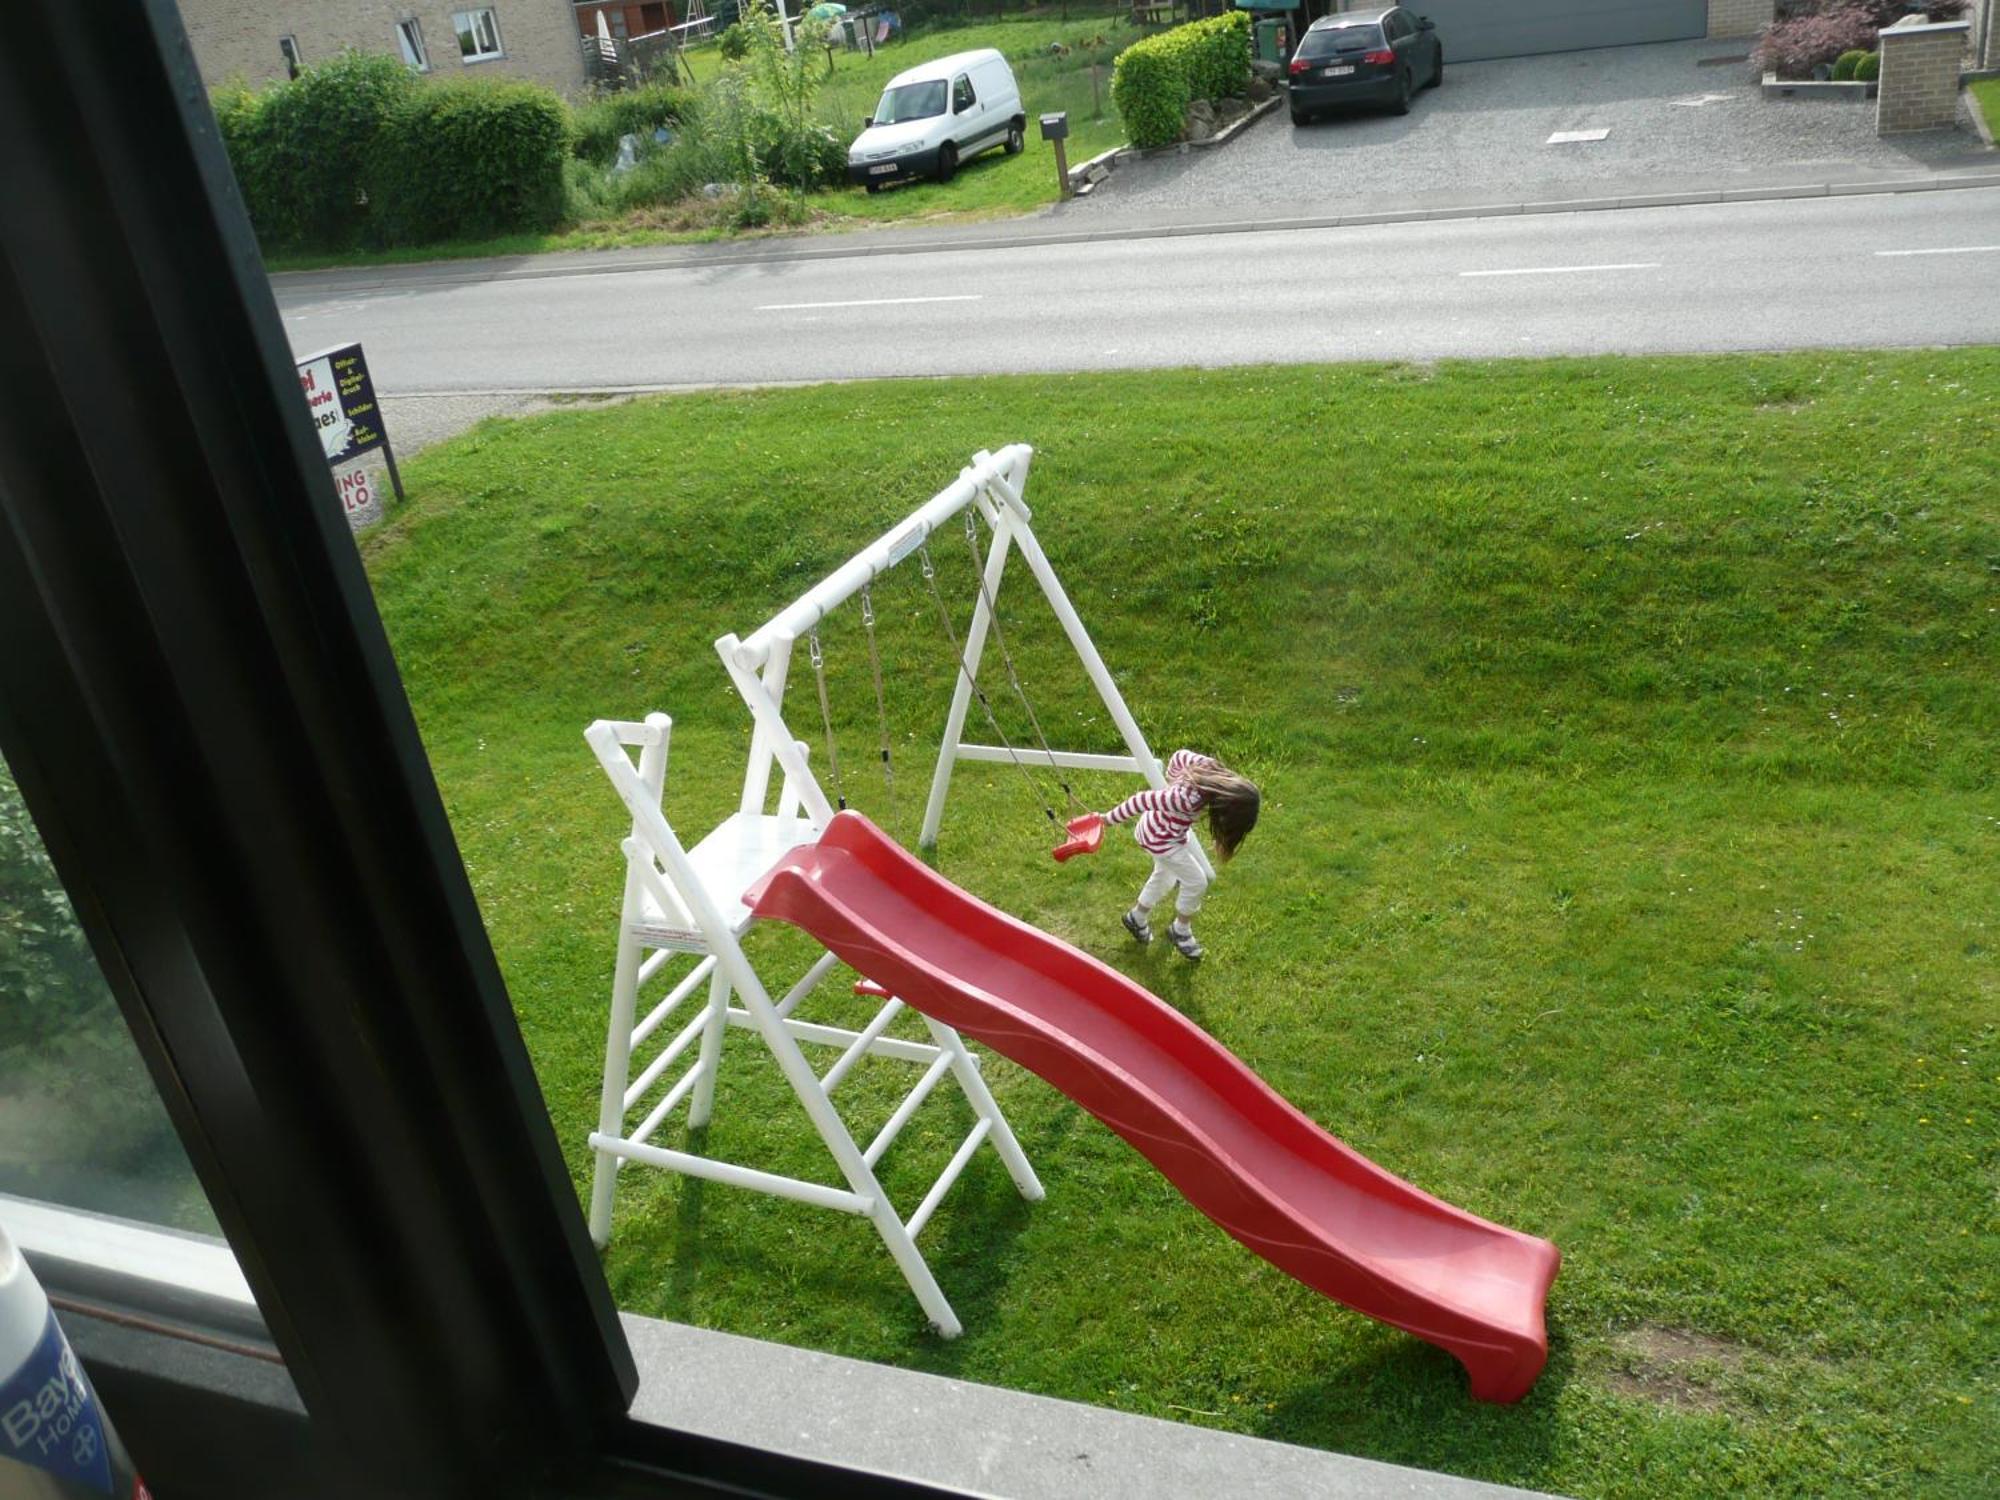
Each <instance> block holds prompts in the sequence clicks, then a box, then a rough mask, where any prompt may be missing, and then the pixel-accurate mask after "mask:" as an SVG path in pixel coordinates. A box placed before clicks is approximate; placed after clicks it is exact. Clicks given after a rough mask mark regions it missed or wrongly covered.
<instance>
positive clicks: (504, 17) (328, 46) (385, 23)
mask: <svg viewBox="0 0 2000 1500" xmlns="http://www.w3.org/2000/svg"><path fill="white" fill-rule="evenodd" d="M180 9H181V20H182V21H183V22H184V23H185V24H186V26H187V32H188V39H189V40H190V41H191V42H192V43H193V44H194V55H195V60H196V62H197V63H199V64H200V67H201V76H202V80H203V81H204V82H205V83H207V84H208V85H209V86H210V87H211V88H213V87H214V86H215V85H217V84H219V83H222V82H224V81H226V80H228V79H231V78H236V79H241V80H242V81H243V82H246V83H248V84H250V85H251V86H252V87H257V86H260V85H263V84H266V83H271V82H274V81H276V80H278V79H282V78H285V77H287V76H292V75H295V74H296V73H297V71H298V69H299V68H301V67H303V66H305V65H307V64H310V63H315V62H322V61H324V60H326V59H327V58H329V57H332V56H334V55H335V54H336V53H339V52H342V51H345V50H346V49H348V48H350V47H351V48H353V49H354V50H356V51H358V52H384V53H387V54H389V55H390V56H392V57H396V56H400V57H401V58H402V59H403V61H404V62H406V63H408V64H409V65H410V66H411V67H412V68H414V69H416V70H417V71H418V72H421V73H429V74H432V75H434V76H436V77H440V78H453V77H458V76H461V75H464V76H477V75H482V74H501V75H505V76H508V77H513V78H526V79H529V80H531V81H533V82H535V83H540V84H546V85H547V86H548V87H550V88H552V89H555V90H556V91H557V92H558V93H562V94H566V95H575V94H578V93H581V92H582V90H583V84H584V78H583V52H582V49H581V47H580V46H579V45H578V41H577V31H576V21H575V18H574V7H573V6H572V5H571V3H570V0H485V3H481V0H180Z"/></svg>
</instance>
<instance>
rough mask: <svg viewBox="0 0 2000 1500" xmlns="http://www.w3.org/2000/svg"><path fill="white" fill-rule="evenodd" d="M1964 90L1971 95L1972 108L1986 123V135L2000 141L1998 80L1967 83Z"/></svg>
mask: <svg viewBox="0 0 2000 1500" xmlns="http://www.w3.org/2000/svg"><path fill="white" fill-rule="evenodd" d="M1966 88H1967V89H1968V90H1969V91H1970V92H1971V94H1972V107H1973V108H1974V109H1976V110H1978V111H1979V114H1980V118H1982V119H1983V120H1985V121H1986V133H1987V134H1988V135H1989V136H1991V137H1993V138H1994V139H1996V140H2000V78H1987V79H1983V80H1981V81H1980V82H1978V83H1969V84H1967V85H1966Z"/></svg>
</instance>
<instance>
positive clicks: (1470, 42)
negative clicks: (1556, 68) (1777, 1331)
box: [1342, 0, 1708, 62]
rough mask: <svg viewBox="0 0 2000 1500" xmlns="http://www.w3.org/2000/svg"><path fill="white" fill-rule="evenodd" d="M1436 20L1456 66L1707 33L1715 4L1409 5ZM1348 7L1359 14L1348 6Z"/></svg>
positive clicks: (1415, 1) (1410, 1) (1673, 0)
mask: <svg viewBox="0 0 2000 1500" xmlns="http://www.w3.org/2000/svg"><path fill="white" fill-rule="evenodd" d="M1403 3H1404V5H1405V6H1406V7H1407V8H1408V9H1409V10H1410V11H1411V12H1412V13H1413V14H1415V15H1419V16H1429V17H1430V18H1431V19H1432V20H1433V21H1435V22H1437V29H1438V36H1439V37H1440V38H1441V39H1442V40H1443V42H1444V55H1445V56H1446V57H1447V58H1449V59H1450V60H1451V61H1453V62H1476V61H1478V60H1479V59H1480V58H1482V57H1524V56H1526V55H1527V54H1529V53H1531V52H1575V51H1579V50H1581V49H1582V48H1585V47H1624V46H1629V45H1630V44H1631V43H1633V42H1679V41H1686V40H1688V39H1689V38H1692V37H1700V36H1706V35H1707V34H1708V0H1403ZM1342 8H1343V9H1359V7H1358V6H1355V5H1349V6H1344V7H1342Z"/></svg>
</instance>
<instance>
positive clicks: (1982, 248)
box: [1875, 245, 2000, 255]
mask: <svg viewBox="0 0 2000 1500" xmlns="http://www.w3.org/2000/svg"><path fill="white" fill-rule="evenodd" d="M1995 251H2000V245H1949V246H1946V247H1945V248H1944V249H1942V250H1877V251H1876V252H1875V253H1876V254H1877V255H1991V254H1993V253H1994V252H1995Z"/></svg>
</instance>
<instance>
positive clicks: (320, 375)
mask: <svg viewBox="0 0 2000 1500" xmlns="http://www.w3.org/2000/svg"><path fill="white" fill-rule="evenodd" d="M298 368H299V391H300V393H301V394H302V395H304V397H305V398H306V410H307V411H308V412H310V413H311V414H312V420H313V429H314V430H315V431H316V432H318V433H319V442H320V447H321V449H322V450H323V451H324V452H325V454H326V461H327V464H328V465H329V466H330V467H333V468H338V467H339V466H340V465H341V464H344V463H347V462H348V461H349V460H351V459H355V458H359V457H361V456H362V455H363V454H365V453H369V452H371V451H373V450H374V449H377V448H380V449H381V450H382V457H383V458H384V460H386V461H387V463H388V465H389V482H390V483H391V484H392V485H394V486H395V490H396V498H397V499H399V500H400V499H402V498H403V476H402V475H401V474H399V473H397V472H396V454H395V450H394V449H392V448H391V447H390V446H389V432H388V429H387V428H386V427H385V426H383V423H382V409H381V407H380V405H378V404H377V402H376V400H375V383H374V381H372V380H371V379H369V377H368V359H367V356H365V355H364V354H363V353H362V352H361V346H360V345H359V344H343V345H342V346H341V347H340V348H338V349H325V350H322V351H321V352H319V353H318V354H308V355H307V356H306V357H305V358H304V359H302V360H300V361H299V362H298ZM357 472H359V471H357ZM353 479H354V476H353V475H345V474H344V475H340V476H339V482H340V488H341V500H342V502H343V503H345V504H346V506H347V512H348V516H349V518H350V519H354V518H355V515H356V505H355V500H356V488H355V484H354V483H353V482H352V481H353ZM359 496H360V498H362V499H363V500H365V501H366V505H367V508H368V509H369V510H370V511H371V512H372V514H371V515H370V516H369V517H368V518H367V519H369V520H379V519H381V500H380V497H379V496H377V495H376V494H374V492H373V489H372V486H371V485H370V484H369V482H368V481H367V480H366V479H363V480H361V481H360V485H359Z"/></svg>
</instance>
